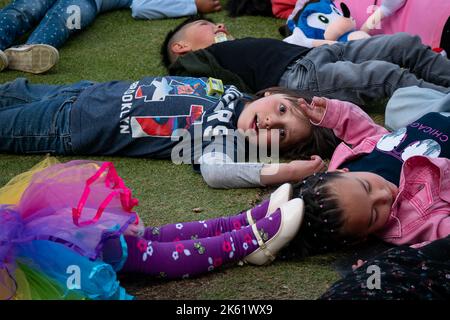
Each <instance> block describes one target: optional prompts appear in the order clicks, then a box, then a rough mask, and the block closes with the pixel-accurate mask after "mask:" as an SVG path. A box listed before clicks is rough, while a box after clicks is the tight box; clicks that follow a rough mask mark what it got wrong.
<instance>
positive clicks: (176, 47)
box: [170, 41, 192, 56]
mask: <svg viewBox="0 0 450 320" xmlns="http://www.w3.org/2000/svg"><path fill="white" fill-rule="evenodd" d="M170 49H171V51H172V53H173V54H176V55H179V56H182V55H184V54H186V53H188V52H190V51H192V47H191V44H190V43H189V42H186V41H176V42H174V43H172V44H171V46H170Z"/></svg>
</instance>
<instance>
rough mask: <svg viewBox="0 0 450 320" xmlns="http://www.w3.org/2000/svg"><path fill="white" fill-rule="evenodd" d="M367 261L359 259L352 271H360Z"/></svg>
mask: <svg viewBox="0 0 450 320" xmlns="http://www.w3.org/2000/svg"><path fill="white" fill-rule="evenodd" d="M366 262H367V261H364V260H361V259H359V260H358V261H356V264H354V265H352V269H353V271H355V270H356V269H358V268H359V267H361V266H362V265H363V264H364V263H366Z"/></svg>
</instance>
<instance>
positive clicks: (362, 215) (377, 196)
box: [331, 172, 398, 237]
mask: <svg viewBox="0 0 450 320" xmlns="http://www.w3.org/2000/svg"><path fill="white" fill-rule="evenodd" d="M331 188H332V190H333V192H335V193H336V194H337V195H339V196H338V199H339V200H338V201H339V204H340V207H341V208H342V211H343V214H344V221H345V222H344V227H343V230H342V231H343V232H344V233H348V234H352V235H360V236H361V237H365V236H367V235H369V234H371V233H374V232H376V231H378V230H380V229H381V228H382V227H383V226H384V225H385V224H386V222H387V220H388V218H389V216H390V214H391V208H392V205H393V203H394V201H395V198H396V197H397V194H398V187H397V186H396V185H394V184H393V183H391V182H389V181H387V180H386V179H384V178H383V177H381V176H379V175H377V174H374V173H370V172H346V173H344V174H343V175H342V178H339V179H336V180H334V181H333V182H332V186H331Z"/></svg>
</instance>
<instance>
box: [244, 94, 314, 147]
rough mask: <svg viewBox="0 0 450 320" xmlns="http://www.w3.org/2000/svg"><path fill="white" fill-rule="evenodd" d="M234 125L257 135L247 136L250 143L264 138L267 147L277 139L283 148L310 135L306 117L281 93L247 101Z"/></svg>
mask: <svg viewBox="0 0 450 320" xmlns="http://www.w3.org/2000/svg"><path fill="white" fill-rule="evenodd" d="M237 126H238V129H240V130H242V131H244V132H248V131H247V130H252V131H253V132H256V135H249V141H250V143H253V144H258V143H264V141H266V142H267V145H268V146H270V145H271V144H272V143H275V142H276V141H279V146H280V149H286V148H288V147H290V146H292V145H294V144H296V143H298V142H300V141H303V140H305V139H306V138H308V137H309V136H310V135H311V123H310V122H309V120H308V119H307V118H306V117H305V116H304V115H303V114H302V113H301V111H300V110H299V109H296V107H295V106H294V105H293V103H292V102H291V101H290V100H288V99H287V98H286V96H284V95H282V94H273V95H271V94H270V93H266V95H265V96H264V97H263V98H260V99H258V100H255V101H253V102H250V103H249V104H247V105H246V107H245V108H244V110H243V111H242V113H241V115H240V117H239V119H238V123H237ZM272 140H275V141H272Z"/></svg>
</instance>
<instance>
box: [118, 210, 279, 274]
mask: <svg viewBox="0 0 450 320" xmlns="http://www.w3.org/2000/svg"><path fill="white" fill-rule="evenodd" d="M267 206H268V203H267V201H266V202H264V203H263V204H261V205H260V206H258V207H257V208H255V209H253V210H252V217H253V219H254V221H256V227H257V229H258V231H259V233H260V235H261V237H262V239H263V240H264V241H267V240H268V239H270V238H271V237H272V236H273V235H274V234H276V232H277V231H278V228H279V226H280V223H281V213H280V211H279V210H277V211H275V212H274V213H273V214H272V215H271V216H270V217H265V215H266V211H267ZM125 239H126V242H127V245H128V258H127V261H126V262H125V265H124V267H123V269H122V272H139V273H144V274H148V275H152V276H157V277H163V278H169V279H175V278H188V277H191V276H195V275H199V274H202V273H206V272H208V271H212V270H214V269H216V268H218V267H220V266H221V265H223V264H226V263H230V262H234V261H239V260H241V259H243V258H244V257H246V256H247V255H249V254H250V253H252V252H253V251H255V250H256V249H257V248H258V247H259V246H258V242H257V240H256V237H255V235H254V233H253V230H252V226H250V225H249V222H248V221H247V216H246V213H245V212H242V213H240V214H238V215H235V216H231V217H222V218H216V219H211V220H206V221H193V222H183V223H175V224H168V225H164V226H161V227H149V228H146V230H145V234H144V237H142V238H139V237H134V236H126V237H125Z"/></svg>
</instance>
